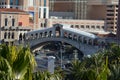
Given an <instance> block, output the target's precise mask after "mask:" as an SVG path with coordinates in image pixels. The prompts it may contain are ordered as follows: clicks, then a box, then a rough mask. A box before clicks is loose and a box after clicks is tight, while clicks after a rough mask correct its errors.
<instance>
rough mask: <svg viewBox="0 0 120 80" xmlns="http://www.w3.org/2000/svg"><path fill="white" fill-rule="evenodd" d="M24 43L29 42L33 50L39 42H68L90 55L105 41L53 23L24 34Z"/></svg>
mask: <svg viewBox="0 0 120 80" xmlns="http://www.w3.org/2000/svg"><path fill="white" fill-rule="evenodd" d="M25 37H26V39H25V43H26V44H29V45H30V47H31V49H32V50H34V49H36V48H37V47H39V44H41V43H44V42H48V41H61V42H64V43H68V44H70V45H72V46H74V47H76V48H77V49H78V50H80V51H81V52H82V53H83V54H84V55H91V54H94V53H95V52H97V51H98V50H100V49H101V48H99V47H100V46H99V45H100V44H105V41H104V40H102V39H100V38H99V37H98V36H96V35H94V34H92V33H88V32H84V31H80V30H77V29H74V28H70V26H69V25H61V24H55V25H54V26H53V27H50V28H44V29H40V30H35V31H31V32H28V33H27V34H26V35H25Z"/></svg>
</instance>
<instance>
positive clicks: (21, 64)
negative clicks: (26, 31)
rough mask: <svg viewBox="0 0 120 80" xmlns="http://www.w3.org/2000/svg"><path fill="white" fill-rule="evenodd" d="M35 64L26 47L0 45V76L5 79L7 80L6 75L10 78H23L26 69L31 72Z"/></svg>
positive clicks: (21, 79)
mask: <svg viewBox="0 0 120 80" xmlns="http://www.w3.org/2000/svg"><path fill="white" fill-rule="evenodd" d="M35 66H36V61H35V59H34V57H33V55H32V54H31V52H30V49H29V48H28V47H22V46H18V47H17V46H10V45H8V46H7V45H1V46H0V74H1V75H0V77H4V78H5V80H9V79H7V77H8V76H10V78H11V79H17V78H18V79H19V80H23V79H24V78H25V76H26V74H27V73H28V71H31V72H30V73H32V71H33V70H34V68H35ZM2 74H5V75H2ZM29 80H30V79H29ZM31 80H32V79H31Z"/></svg>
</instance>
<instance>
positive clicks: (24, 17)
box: [0, 8, 31, 42]
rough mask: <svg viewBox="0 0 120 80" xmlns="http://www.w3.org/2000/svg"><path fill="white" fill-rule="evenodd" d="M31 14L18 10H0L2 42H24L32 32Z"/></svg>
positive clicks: (0, 37)
mask: <svg viewBox="0 0 120 80" xmlns="http://www.w3.org/2000/svg"><path fill="white" fill-rule="evenodd" d="M29 26H30V24H29V14H28V13H27V12H25V11H23V10H18V9H8V8H4V9H3V8H2V9H0V40H3V41H5V42H14V41H17V40H20V39H21V40H22V39H23V36H24V33H26V32H27V31H30V30H31V28H30V27H29Z"/></svg>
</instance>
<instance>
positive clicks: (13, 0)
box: [0, 0, 49, 29]
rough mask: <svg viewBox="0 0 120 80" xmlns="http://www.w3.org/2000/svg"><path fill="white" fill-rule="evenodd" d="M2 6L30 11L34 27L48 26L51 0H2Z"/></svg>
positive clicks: (0, 6) (0, 1)
mask: <svg viewBox="0 0 120 80" xmlns="http://www.w3.org/2000/svg"><path fill="white" fill-rule="evenodd" d="M0 8H17V9H21V10H24V11H27V12H29V14H30V20H31V22H33V23H34V25H33V29H38V28H41V27H46V26H47V24H46V21H47V20H46V19H48V17H49V0H0Z"/></svg>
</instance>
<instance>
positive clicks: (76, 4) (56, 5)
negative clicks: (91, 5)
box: [49, 0, 87, 19]
mask: <svg viewBox="0 0 120 80" xmlns="http://www.w3.org/2000/svg"><path fill="white" fill-rule="evenodd" d="M49 7H50V12H68V13H69V12H72V13H73V14H74V17H73V18H74V19H86V17H87V16H86V15H87V0H50V2H49ZM63 7H64V8H63Z"/></svg>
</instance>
